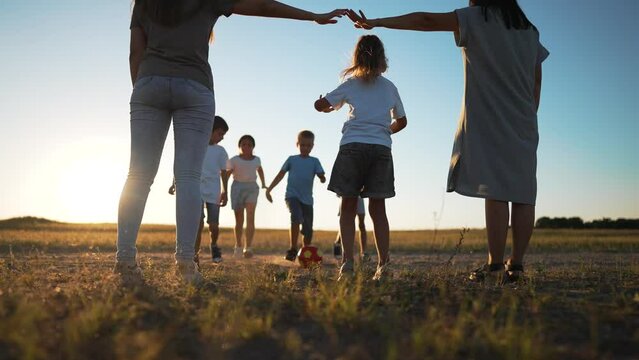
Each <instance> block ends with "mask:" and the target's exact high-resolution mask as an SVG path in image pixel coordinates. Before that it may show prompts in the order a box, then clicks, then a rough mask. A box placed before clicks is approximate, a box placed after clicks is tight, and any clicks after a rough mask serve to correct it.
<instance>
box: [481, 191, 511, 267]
mask: <svg viewBox="0 0 639 360" xmlns="http://www.w3.org/2000/svg"><path fill="white" fill-rule="evenodd" d="M485 211H486V234H487V236H488V263H489V264H502V263H503V262H504V251H505V249H506V237H507V236H508V217H509V213H508V202H506V201H498V200H490V199H486V204H485Z"/></svg>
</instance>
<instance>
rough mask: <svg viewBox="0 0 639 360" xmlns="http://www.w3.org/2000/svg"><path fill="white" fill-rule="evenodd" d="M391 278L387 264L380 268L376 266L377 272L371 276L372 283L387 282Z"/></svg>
mask: <svg viewBox="0 0 639 360" xmlns="http://www.w3.org/2000/svg"><path fill="white" fill-rule="evenodd" d="M390 277H391V271H390V267H389V263H386V264H384V265H382V266H379V265H377V270H376V271H375V275H373V281H382V280H388V279H390Z"/></svg>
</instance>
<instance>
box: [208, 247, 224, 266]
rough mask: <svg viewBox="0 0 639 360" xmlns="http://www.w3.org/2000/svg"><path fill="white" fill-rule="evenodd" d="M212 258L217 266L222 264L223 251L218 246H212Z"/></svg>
mask: <svg viewBox="0 0 639 360" xmlns="http://www.w3.org/2000/svg"><path fill="white" fill-rule="evenodd" d="M211 258H212V259H213V262H214V263H216V264H219V263H221V262H222V249H220V248H219V247H218V246H212V247H211Z"/></svg>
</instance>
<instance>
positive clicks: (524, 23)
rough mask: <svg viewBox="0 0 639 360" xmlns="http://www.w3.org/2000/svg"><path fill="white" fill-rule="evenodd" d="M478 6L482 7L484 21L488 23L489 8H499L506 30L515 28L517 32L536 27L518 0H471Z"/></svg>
mask: <svg viewBox="0 0 639 360" xmlns="http://www.w3.org/2000/svg"><path fill="white" fill-rule="evenodd" d="M471 1H472V3H473V4H474V5H476V6H481V12H482V14H484V19H486V21H488V8H497V9H499V12H501V16H502V19H504V23H505V24H506V28H507V29H510V28H514V29H517V30H524V29H528V28H530V27H531V26H532V27H533V28H534V25H533V24H532V23H531V22H530V21H529V20H528V18H527V17H526V14H524V11H523V10H521V7H519V4H517V0H471Z"/></svg>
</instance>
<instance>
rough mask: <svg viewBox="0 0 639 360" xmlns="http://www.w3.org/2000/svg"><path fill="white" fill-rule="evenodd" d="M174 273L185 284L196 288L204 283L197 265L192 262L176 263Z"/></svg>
mask: <svg viewBox="0 0 639 360" xmlns="http://www.w3.org/2000/svg"><path fill="white" fill-rule="evenodd" d="M175 273H176V275H177V276H178V278H180V280H182V281H183V282H184V283H186V284H191V285H194V286H198V285H200V284H202V282H203V281H204V278H203V277H202V274H201V273H200V271H199V270H198V268H197V264H195V262H193V261H176V262H175Z"/></svg>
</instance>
